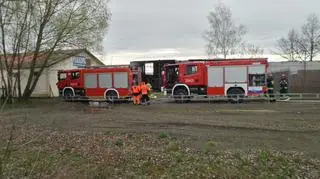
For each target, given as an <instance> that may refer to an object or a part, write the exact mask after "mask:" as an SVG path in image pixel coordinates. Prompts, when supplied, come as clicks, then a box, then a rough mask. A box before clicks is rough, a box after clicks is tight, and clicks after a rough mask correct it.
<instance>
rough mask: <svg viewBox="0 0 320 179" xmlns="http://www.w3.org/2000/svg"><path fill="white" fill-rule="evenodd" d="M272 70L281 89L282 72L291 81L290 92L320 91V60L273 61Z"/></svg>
mask: <svg viewBox="0 0 320 179" xmlns="http://www.w3.org/2000/svg"><path fill="white" fill-rule="evenodd" d="M269 70H270V72H271V73H272V74H273V77H274V80H275V88H276V90H277V91H279V89H280V87H279V82H280V77H281V73H285V74H286V75H287V77H288V82H289V93H320V62H306V63H305V64H304V63H303V62H272V63H270V68H269Z"/></svg>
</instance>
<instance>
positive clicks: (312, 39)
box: [300, 14, 320, 61]
mask: <svg viewBox="0 0 320 179" xmlns="http://www.w3.org/2000/svg"><path fill="white" fill-rule="evenodd" d="M300 48H301V49H302V50H305V51H307V54H308V56H309V61H313V59H314V58H315V57H316V56H317V55H319V53H320V21H319V18H318V16H317V15H316V14H310V15H309V16H308V18H307V22H306V24H304V25H303V26H302V27H301V43H300Z"/></svg>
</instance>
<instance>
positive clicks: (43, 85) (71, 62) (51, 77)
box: [0, 49, 104, 97]
mask: <svg viewBox="0 0 320 179" xmlns="http://www.w3.org/2000/svg"><path fill="white" fill-rule="evenodd" d="M45 55H46V54H41V55H40V56H39V58H38V60H37V63H36V68H38V69H39V68H40V66H41V65H42V64H43V61H44V57H45ZM32 56H33V54H31V55H27V56H25V58H24V60H25V62H24V63H23V66H22V67H21V88H22V91H23V90H24V88H25V86H26V84H27V80H28V76H29V73H30V72H29V68H28V67H29V66H30V63H31V60H32ZM103 65H104V63H103V62H102V61H100V60H99V59H98V58H97V57H95V56H94V55H93V54H92V53H91V52H89V51H88V50H87V49H71V50H59V51H55V52H54V53H53V55H52V56H51V57H50V58H49V61H48V64H47V65H46V67H45V69H44V71H43V73H42V75H41V76H40V78H39V80H38V83H37V85H36V87H35V89H34V91H33V93H32V95H31V96H32V97H57V96H59V91H58V89H57V87H56V83H57V71H58V70H67V69H74V68H81V67H85V66H103ZM35 73H37V72H35ZM0 75H1V74H0ZM5 75H6V74H5ZM0 77H1V76H0ZM0 79H1V78H0ZM2 86H3V82H2V81H1V80H0V87H2ZM16 94H17V91H16Z"/></svg>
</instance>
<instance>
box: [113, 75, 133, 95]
mask: <svg viewBox="0 0 320 179" xmlns="http://www.w3.org/2000/svg"><path fill="white" fill-rule="evenodd" d="M113 75H114V81H113V83H114V88H117V89H118V92H119V95H120V96H125V95H126V92H127V91H128V87H129V78H128V72H115V73H113Z"/></svg>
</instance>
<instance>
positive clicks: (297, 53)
mask: <svg viewBox="0 0 320 179" xmlns="http://www.w3.org/2000/svg"><path fill="white" fill-rule="evenodd" d="M304 46H305V45H304V41H303V40H302V39H301V37H300V35H299V34H298V32H297V31H296V30H295V29H291V30H290V31H289V32H288V35H287V37H286V38H284V37H282V38H281V39H279V40H278V41H277V48H278V50H277V52H274V53H275V54H277V55H280V56H281V57H282V58H285V59H287V60H289V61H296V60H301V61H305V60H307V58H308V53H307V51H306V49H305V48H304Z"/></svg>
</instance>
